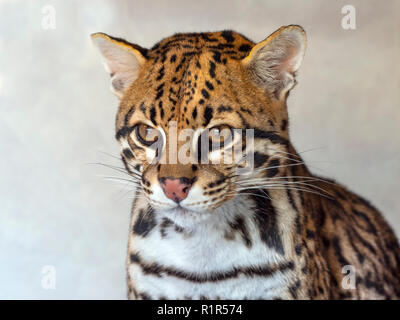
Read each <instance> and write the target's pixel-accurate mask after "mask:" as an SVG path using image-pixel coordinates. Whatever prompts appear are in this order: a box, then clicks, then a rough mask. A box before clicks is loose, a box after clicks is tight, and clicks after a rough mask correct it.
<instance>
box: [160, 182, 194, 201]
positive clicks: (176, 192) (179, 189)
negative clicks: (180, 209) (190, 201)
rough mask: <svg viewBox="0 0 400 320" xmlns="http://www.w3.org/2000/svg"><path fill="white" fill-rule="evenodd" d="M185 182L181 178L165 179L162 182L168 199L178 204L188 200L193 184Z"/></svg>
mask: <svg viewBox="0 0 400 320" xmlns="http://www.w3.org/2000/svg"><path fill="white" fill-rule="evenodd" d="M183 180H184V179H180V178H164V179H162V180H161V187H162V189H163V191H164V194H165V195H166V197H167V198H169V199H171V200H173V201H175V202H177V203H179V202H180V201H182V200H183V199H186V197H187V195H188V193H189V190H190V187H191V184H190V183H188V182H184V181H183Z"/></svg>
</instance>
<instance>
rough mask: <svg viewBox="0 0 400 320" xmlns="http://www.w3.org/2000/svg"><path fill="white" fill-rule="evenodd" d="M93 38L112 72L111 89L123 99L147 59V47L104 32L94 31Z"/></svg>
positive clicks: (109, 70) (107, 68)
mask: <svg viewBox="0 0 400 320" xmlns="http://www.w3.org/2000/svg"><path fill="white" fill-rule="evenodd" d="M91 38H92V41H93V43H94V44H95V45H96V47H97V48H99V50H100V53H101V54H102V56H103V60H104V63H105V68H106V70H107V72H109V73H110V76H111V91H112V92H113V93H114V94H115V95H116V96H117V97H118V98H120V99H121V98H122V97H123V95H124V93H125V92H126V90H127V89H128V88H129V87H130V85H131V84H132V83H133V82H134V81H135V80H136V79H137V77H138V75H139V71H140V67H141V66H142V65H143V64H144V63H145V61H146V57H147V49H144V48H141V47H139V46H138V45H135V44H132V43H129V42H127V41H125V40H123V39H119V38H114V37H111V36H108V35H106V34H104V33H94V34H92V35H91Z"/></svg>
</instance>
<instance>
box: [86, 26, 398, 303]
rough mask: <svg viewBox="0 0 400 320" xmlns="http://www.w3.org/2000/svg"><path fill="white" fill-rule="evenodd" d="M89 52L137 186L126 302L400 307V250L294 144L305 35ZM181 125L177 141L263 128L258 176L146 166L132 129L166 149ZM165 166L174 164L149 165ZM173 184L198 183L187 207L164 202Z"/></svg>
mask: <svg viewBox="0 0 400 320" xmlns="http://www.w3.org/2000/svg"><path fill="white" fill-rule="evenodd" d="M93 39H94V41H95V43H96V44H97V45H98V46H99V48H100V50H101V52H102V54H103V56H104V57H105V60H106V64H107V66H108V69H109V71H110V74H111V76H112V86H113V91H114V92H115V93H116V94H117V96H118V97H119V98H120V99H121V103H120V107H119V110H118V113H117V119H116V138H117V140H118V141H119V143H120V145H121V156H122V160H123V162H124V164H125V167H126V170H127V172H128V173H129V174H130V175H131V177H132V180H133V181H134V182H135V183H136V187H137V189H136V193H137V198H136V200H135V201H134V203H133V208H132V219H131V226H130V233H129V245H128V258H127V274H128V279H127V283H128V297H129V298H130V299H375V298H376V299H393V298H399V297H400V268H399V264H400V249H399V245H398V241H397V239H396V237H395V235H394V234H393V231H392V230H391V228H390V227H389V225H388V224H387V223H386V222H385V220H384V218H383V217H382V215H381V214H380V213H379V212H378V211H377V210H376V209H375V208H374V207H373V206H372V205H371V204H370V203H369V202H368V201H366V200H364V199H363V198H361V197H359V196H357V195H355V194H354V193H352V192H350V191H348V190H347V189H345V188H344V187H343V186H341V185H340V184H338V183H336V182H334V181H331V180H327V179H323V178H320V177H316V176H315V175H313V174H312V173H311V172H310V171H309V170H308V168H307V167H306V165H305V164H304V162H303V161H302V159H301V157H300V156H299V154H298V153H297V152H296V151H295V149H294V147H293V146H292V144H291V142H290V137H289V130H288V125H289V122H288V114H287V108H286V98H287V95H288V92H289V90H290V89H291V88H292V87H293V85H294V84H295V73H296V71H297V69H298V66H299V64H300V62H301V61H300V60H301V58H302V52H303V50H304V46H305V35H304V31H303V30H302V29H301V28H300V27H298V26H288V27H283V28H281V29H279V30H278V31H276V32H275V33H274V34H272V35H271V36H270V37H268V38H267V39H266V40H264V41H262V42H260V43H259V44H255V43H253V42H252V41H250V40H249V39H247V38H246V37H244V36H243V35H241V34H239V33H236V32H233V31H222V32H213V33H183V34H175V35H173V36H171V37H168V38H166V39H164V40H162V41H160V42H159V43H157V44H156V45H155V46H154V47H153V48H151V49H143V48H141V47H139V46H137V45H134V44H131V43H128V42H126V41H124V40H121V39H118V38H113V37H110V36H107V35H104V34H95V35H93ZM282 55H283V56H282ZM119 62H120V63H119ZM171 121H176V129H177V131H178V132H180V131H181V130H183V129H186V128H191V129H194V130H200V129H204V128H211V127H213V126H216V125H227V126H229V127H231V128H239V129H253V130H254V140H253V141H254V167H255V168H254V170H253V172H252V173H251V174H250V175H243V176H242V175H238V174H237V170H238V168H239V167H240V164H230V165H228V164H201V163H200V164H199V163H194V162H193V163H188V164H182V163H177V164H161V163H159V162H157V161H156V162H154V163H153V162H149V161H148V160H147V159H146V157H145V153H146V151H149V150H147V149H148V148H147V147H146V146H143V145H142V144H140V143H139V142H138V140H137V138H135V128H136V127H137V125H138V124H139V123H144V124H146V125H147V126H149V127H153V128H156V129H157V130H159V132H162V135H163V137H164V138H165V139H166V138H167V136H169V134H171V132H170V131H169V130H170V127H169V124H170V122H171ZM165 141H167V139H166V140H165ZM165 143H166V147H168V142H165ZM244 148H247V146H245V147H244ZM160 156H165V157H167V158H168V157H169V155H157V154H155V153H154V154H153V158H157V157H160ZM165 177H174V178H179V179H186V180H185V181H188V182H190V183H191V184H192V188H191V190H190V192H189V195H188V197H187V198H186V199H185V200H184V201H182V202H181V204H180V206H178V207H177V206H176V204H174V202H173V201H171V200H170V199H167V198H166V197H165V195H164V194H163V192H162V189H161V187H160V183H161V181H162V179H163V178H165ZM346 266H352V268H353V270H355V276H356V277H355V279H356V280H355V287H354V288H348V287H346V285H345V281H346V274H344V273H343V272H344V271H343V270H346V269H343V268H346Z"/></svg>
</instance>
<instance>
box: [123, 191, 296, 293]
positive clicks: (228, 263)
mask: <svg viewBox="0 0 400 320" xmlns="http://www.w3.org/2000/svg"><path fill="white" fill-rule="evenodd" d="M251 212H252V208H251V207H250V205H249V204H246V202H244V201H241V200H240V199H236V200H234V201H231V202H228V203H227V204H226V205H224V206H222V207H221V208H220V209H218V210H217V211H215V212H213V216H212V217H209V218H208V219H205V220H203V221H201V222H198V223H197V224H196V226H195V227H193V228H192V229H186V230H185V229H184V231H182V230H180V229H179V230H178V231H177V229H176V228H175V227H174V226H173V225H172V226H171V225H169V226H168V228H166V227H165V226H164V227H163V225H162V220H163V213H162V212H159V213H156V215H155V216H156V217H155V218H156V221H157V223H156V225H155V226H154V227H153V228H152V230H151V231H150V232H149V233H148V234H147V235H146V236H145V237H143V236H135V235H133V236H131V238H130V240H129V241H130V243H129V257H133V258H132V261H129V257H128V272H129V276H130V279H131V281H132V282H133V286H134V287H135V289H136V291H137V292H142V293H145V294H146V295H147V296H149V297H151V298H154V299H158V298H161V297H164V298H167V299H185V298H192V299H200V298H202V297H205V298H210V299H216V298H221V299H245V298H246V299H272V298H274V297H282V296H283V295H284V292H285V290H286V288H287V284H288V283H290V282H291V278H292V277H293V271H292V269H293V268H292V266H291V265H290V263H288V261H287V259H285V257H284V256H283V255H281V254H279V253H278V252H276V251H275V250H274V249H271V248H270V247H268V246H267V245H266V244H265V243H264V242H263V241H262V240H261V238H260V231H259V228H258V227H257V225H256V223H255V222H254V220H253V219H251V214H250V213H251ZM238 215H240V217H243V219H244V220H243V223H245V226H246V230H247V237H248V238H249V239H250V241H251V245H249V243H248V242H247V245H246V241H244V239H243V234H241V232H240V231H238V232H230V231H232V230H231V229H230V224H229V222H232V221H233V220H234V219H235V217H237V216H238Z"/></svg>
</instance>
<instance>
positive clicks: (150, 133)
mask: <svg viewBox="0 0 400 320" xmlns="http://www.w3.org/2000/svg"><path fill="white" fill-rule="evenodd" d="M134 130H135V135H136V138H137V140H138V141H139V142H140V143H141V144H143V145H145V146H151V145H152V144H154V143H156V142H157V140H158V136H159V132H158V130H157V129H154V128H152V127H150V126H148V125H146V124H143V123H141V124H138V125H136V126H135V129H134Z"/></svg>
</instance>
